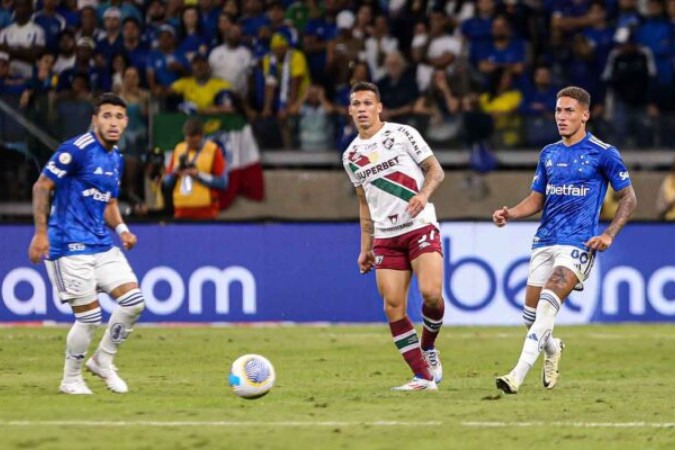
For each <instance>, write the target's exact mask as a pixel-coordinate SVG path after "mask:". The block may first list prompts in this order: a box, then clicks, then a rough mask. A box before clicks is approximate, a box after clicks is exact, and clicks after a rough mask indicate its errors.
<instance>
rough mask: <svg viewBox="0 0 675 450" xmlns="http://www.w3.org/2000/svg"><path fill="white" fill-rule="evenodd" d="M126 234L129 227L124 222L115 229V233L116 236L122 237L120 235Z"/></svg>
mask: <svg viewBox="0 0 675 450" xmlns="http://www.w3.org/2000/svg"><path fill="white" fill-rule="evenodd" d="M128 232H129V227H128V226H127V224H125V223H124V222H123V223H121V224H119V225H117V226H116V227H115V233H117V235H118V236H122V233H128Z"/></svg>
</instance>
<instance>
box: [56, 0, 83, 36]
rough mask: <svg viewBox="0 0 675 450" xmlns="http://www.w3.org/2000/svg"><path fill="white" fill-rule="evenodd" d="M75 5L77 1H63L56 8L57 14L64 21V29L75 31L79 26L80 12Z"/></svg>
mask: <svg viewBox="0 0 675 450" xmlns="http://www.w3.org/2000/svg"><path fill="white" fill-rule="evenodd" d="M57 3H58V2H57ZM77 3H78V1H77V0H64V1H62V2H61V4H60V5H59V6H58V8H57V11H58V12H59V14H61V16H62V17H63V18H64V19H65V21H66V26H65V28H66V29H68V28H70V29H76V28H78V27H79V26H80V11H79V9H78V5H77Z"/></svg>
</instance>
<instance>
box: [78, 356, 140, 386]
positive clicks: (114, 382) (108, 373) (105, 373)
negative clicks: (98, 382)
mask: <svg viewBox="0 0 675 450" xmlns="http://www.w3.org/2000/svg"><path fill="white" fill-rule="evenodd" d="M85 366H86V367H87V370H88V371H89V372H91V373H92V374H94V375H96V376H97V377H101V378H102V379H103V381H105V384H106V385H108V389H110V390H111V391H113V392H115V393H117V394H126V393H127V392H129V387H128V386H127V383H126V382H125V381H124V380H123V379H122V378H120V376H119V375H117V368H116V367H115V366H112V365H111V366H110V368H103V367H101V366H99V365H98V360H97V359H96V355H94V356H92V357H91V358H89V360H88V361H87V363H86V364H85Z"/></svg>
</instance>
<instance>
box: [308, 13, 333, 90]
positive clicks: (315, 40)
mask: <svg viewBox="0 0 675 450" xmlns="http://www.w3.org/2000/svg"><path fill="white" fill-rule="evenodd" d="M334 13H335V12H334V11H331V10H327V11H325V13H324V14H317V15H315V16H312V17H310V19H309V21H308V22H307V25H306V26H305V28H304V32H303V34H302V49H303V51H304V52H305V55H306V56H307V64H308V65H309V72H310V75H311V78H312V82H314V83H317V84H320V85H322V86H323V87H324V89H326V90H327V92H328V93H330V92H332V91H333V86H332V85H331V84H330V83H329V76H328V70H327V66H326V48H327V46H328V41H330V40H332V39H334V38H335V36H336V35H337V26H336V25H335V15H334Z"/></svg>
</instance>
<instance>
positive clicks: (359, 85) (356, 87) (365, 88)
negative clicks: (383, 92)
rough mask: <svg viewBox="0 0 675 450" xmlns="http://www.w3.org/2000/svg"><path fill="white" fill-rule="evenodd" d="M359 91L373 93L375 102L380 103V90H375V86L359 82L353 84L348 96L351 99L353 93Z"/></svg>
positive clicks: (366, 82)
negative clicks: (375, 98)
mask: <svg viewBox="0 0 675 450" xmlns="http://www.w3.org/2000/svg"><path fill="white" fill-rule="evenodd" d="M361 91H370V92H374V93H375V97H377V101H378V102H379V101H380V90H379V89H378V88H377V85H375V84H373V83H369V82H368V81H359V82H357V83H354V85H353V86H352V88H351V89H350V90H349V96H350V97H351V96H352V94H353V93H355V92H361Z"/></svg>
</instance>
